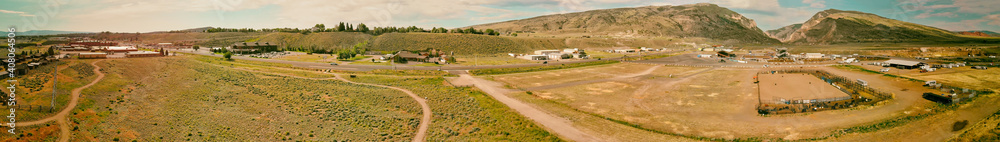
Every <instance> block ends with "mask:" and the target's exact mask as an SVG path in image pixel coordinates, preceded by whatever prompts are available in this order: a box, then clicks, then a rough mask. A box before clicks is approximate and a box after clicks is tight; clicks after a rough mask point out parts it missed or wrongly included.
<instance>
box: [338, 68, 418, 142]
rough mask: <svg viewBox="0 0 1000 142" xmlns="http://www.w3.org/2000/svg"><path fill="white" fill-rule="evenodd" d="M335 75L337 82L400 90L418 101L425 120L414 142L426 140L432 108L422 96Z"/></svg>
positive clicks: (408, 91)
mask: <svg viewBox="0 0 1000 142" xmlns="http://www.w3.org/2000/svg"><path fill="white" fill-rule="evenodd" d="M333 75H334V76H336V78H337V80H340V81H344V82H347V83H353V84H361V85H368V86H378V87H385V88H390V89H396V90H399V91H403V93H406V95H409V96H410V98H413V100H416V101H417V103H420V109H421V110H423V115H424V116H423V118H421V119H420V127H418V128H417V135H414V136H413V141H415V142H422V141H424V140H425V138H426V136H427V127H430V122H431V107H430V105H427V100H426V99H424V98H420V96H417V94H415V93H413V92H412V91H410V90H406V89H403V88H399V87H392V86H385V85H378V84H368V83H358V82H354V81H351V80H347V79H344V78H343V77H340V74H333Z"/></svg>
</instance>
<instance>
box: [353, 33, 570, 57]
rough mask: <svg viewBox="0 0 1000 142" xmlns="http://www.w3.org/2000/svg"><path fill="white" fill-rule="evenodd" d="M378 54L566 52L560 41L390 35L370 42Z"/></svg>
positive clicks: (444, 35)
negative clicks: (397, 52) (541, 50)
mask: <svg viewBox="0 0 1000 142" xmlns="http://www.w3.org/2000/svg"><path fill="white" fill-rule="evenodd" d="M368 48H369V49H371V50H380V51H397V50H424V49H428V48H434V49H440V50H442V51H445V52H451V51H454V52H455V54H464V55H468V54H504V53H528V52H530V51H531V50H536V49H562V48H568V47H567V46H566V44H565V43H564V39H561V38H518V37H499V36H486V35H471V34H432V33H389V34H384V35H381V36H378V37H376V38H375V39H374V40H372V41H371V42H369V44H368Z"/></svg>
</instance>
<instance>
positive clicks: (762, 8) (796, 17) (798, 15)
mask: <svg viewBox="0 0 1000 142" xmlns="http://www.w3.org/2000/svg"><path fill="white" fill-rule="evenodd" d="M709 2H711V3H715V4H718V5H719V6H722V7H726V8H729V9H733V10H734V11H737V12H740V14H742V15H743V16H746V17H748V18H751V19H753V20H754V21H755V22H756V23H757V24H758V25H757V26H758V27H760V28H761V29H762V30H768V29H777V28H781V27H784V26H788V25H791V24H797V23H802V22H805V21H806V20H809V18H810V17H812V15H814V14H815V13H816V11H815V10H809V9H807V7H795V8H789V7H784V6H781V4H779V3H778V0H758V1H747V0H710V1H709Z"/></svg>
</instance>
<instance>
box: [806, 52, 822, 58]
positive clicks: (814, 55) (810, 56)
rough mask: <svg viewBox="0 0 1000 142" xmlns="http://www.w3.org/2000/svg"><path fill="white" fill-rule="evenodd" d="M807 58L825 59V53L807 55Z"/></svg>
mask: <svg viewBox="0 0 1000 142" xmlns="http://www.w3.org/2000/svg"><path fill="white" fill-rule="evenodd" d="M805 58H809V59H818V58H823V53H806V56H805Z"/></svg>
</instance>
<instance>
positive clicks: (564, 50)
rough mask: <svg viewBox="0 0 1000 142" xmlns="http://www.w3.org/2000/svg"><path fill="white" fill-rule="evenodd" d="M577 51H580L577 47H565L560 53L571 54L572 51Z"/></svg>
mask: <svg viewBox="0 0 1000 142" xmlns="http://www.w3.org/2000/svg"><path fill="white" fill-rule="evenodd" d="M579 51H580V49H578V48H573V49H568V48H567V49H563V51H562V53H563V54H573V53H577V52H579Z"/></svg>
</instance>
